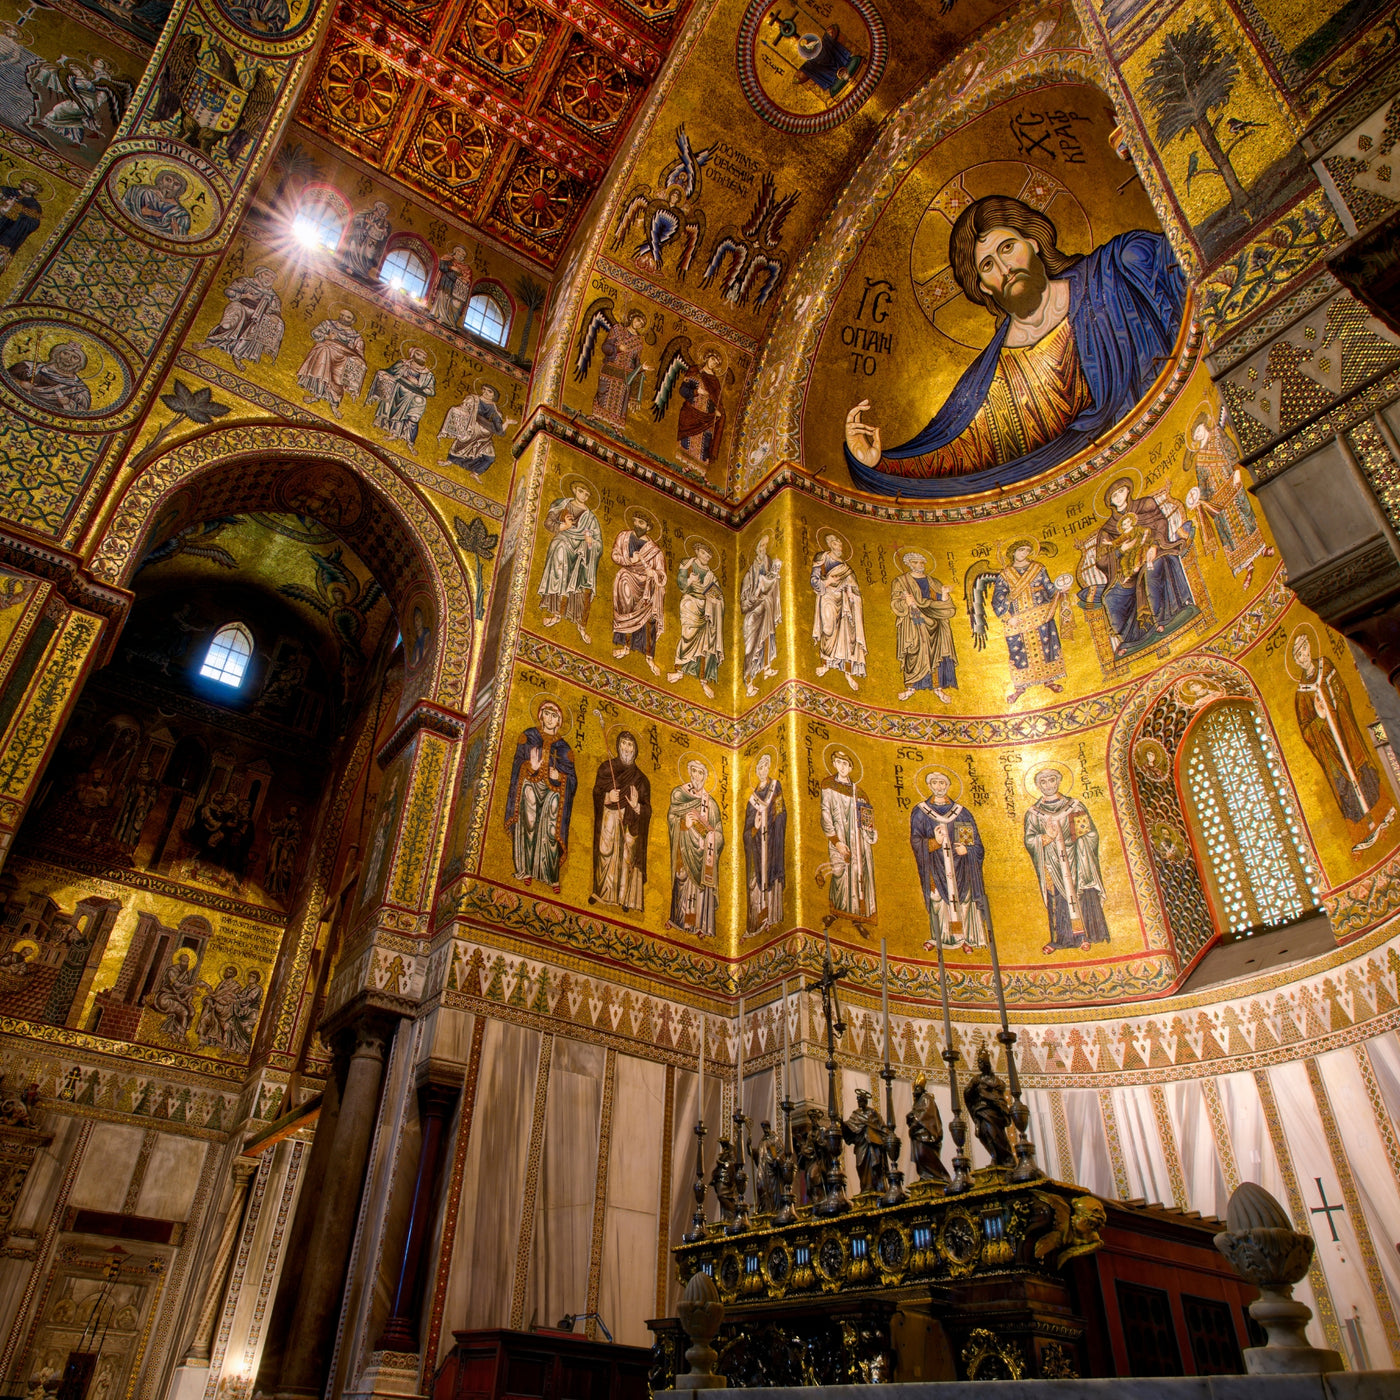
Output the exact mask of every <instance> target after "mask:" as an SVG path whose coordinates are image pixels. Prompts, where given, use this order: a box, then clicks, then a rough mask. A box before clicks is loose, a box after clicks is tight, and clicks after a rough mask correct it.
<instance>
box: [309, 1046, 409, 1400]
mask: <svg viewBox="0 0 1400 1400" xmlns="http://www.w3.org/2000/svg"><path fill="white" fill-rule="evenodd" d="M423 1032H424V1027H423V1023H422V1022H421V1021H401V1022H400V1023H399V1028H398V1030H397V1031H396V1032H395V1034H394V1040H393V1044H392V1047H391V1048H390V1050H389V1054H388V1062H387V1063H386V1064H385V1066H384V1083H383V1087H382V1088H381V1090H380V1094H379V1113H378V1117H377V1119H376V1122H375V1129H374V1139H373V1141H372V1142H371V1144H370V1158H369V1166H368V1170H367V1172H366V1174H365V1186H364V1191H363V1192H362V1194H361V1202H360V1220H361V1227H360V1233H359V1237H358V1240H357V1252H356V1260H355V1263H356V1267H355V1268H354V1270H353V1272H352V1274H351V1281H350V1287H349V1289H348V1290H347V1292H346V1297H345V1301H344V1305H343V1308H342V1313H341V1336H340V1344H339V1347H338V1349H337V1352H336V1355H335V1358H334V1363H333V1367H332V1371H331V1375H332V1385H333V1392H332V1393H335V1392H337V1391H339V1390H341V1389H343V1388H344V1387H345V1386H346V1385H347V1384H349V1383H353V1381H354V1379H355V1374H356V1372H357V1370H358V1369H359V1367H360V1365H361V1362H360V1360H359V1358H360V1357H361V1356H362V1355H365V1354H368V1353H369V1352H370V1351H372V1350H373V1349H374V1344H375V1341H376V1340H377V1338H378V1336H379V1332H380V1329H381V1328H382V1326H383V1325H384V1322H385V1320H386V1319H387V1318H388V1316H389V1307H390V1305H391V1302H392V1290H393V1288H394V1286H395V1284H396V1283H397V1282H398V1275H399V1261H400V1258H401V1251H402V1247H403V1239H404V1236H405V1235H406V1234H407V1232H408V1213H409V1211H410V1209H411V1208H412V1203H413V1182H414V1177H415V1175H416V1173H417V1169H418V1153H419V1130H418V1095H417V1093H416V1091H415V1088H414V1074H415V1065H416V1064H417V1062H418V1058H419V1046H420V1044H421V1040H422V1036H423Z"/></svg>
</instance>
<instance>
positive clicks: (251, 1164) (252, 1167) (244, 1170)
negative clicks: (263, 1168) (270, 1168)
mask: <svg viewBox="0 0 1400 1400" xmlns="http://www.w3.org/2000/svg"><path fill="white" fill-rule="evenodd" d="M259 1165H260V1164H259V1162H258V1159H257V1158H256V1157H244V1156H242V1155H241V1154H240V1155H239V1156H237V1157H235V1158H234V1159H233V1184H234V1187H235V1188H236V1189H238V1190H241V1189H243V1188H244V1187H246V1186H247V1185H248V1183H249V1182H250V1181H252V1179H253V1178H254V1177H255V1176H256V1175H257V1174H258V1166H259Z"/></svg>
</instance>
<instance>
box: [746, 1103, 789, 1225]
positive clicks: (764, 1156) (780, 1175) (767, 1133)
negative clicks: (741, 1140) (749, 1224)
mask: <svg viewBox="0 0 1400 1400" xmlns="http://www.w3.org/2000/svg"><path fill="white" fill-rule="evenodd" d="M759 1126H760V1127H761V1128H762V1129H763V1137H762V1138H761V1139H760V1140H759V1142H758V1144H757V1145H755V1144H753V1143H750V1144H749V1157H750V1158H751V1159H752V1161H753V1170H754V1190H755V1191H756V1192H757V1193H758V1209H759V1213H760V1214H762V1215H771V1214H772V1213H773V1212H774V1211H776V1210H777V1209H778V1206H779V1205H780V1204H781V1202H782V1199H783V1187H784V1185H785V1184H786V1182H787V1180H788V1165H787V1154H786V1153H785V1152H784V1151H783V1144H782V1141H781V1139H780V1138H779V1137H778V1135H777V1133H775V1132H774V1131H773V1125H772V1124H771V1123H769V1122H767V1121H764V1122H763V1123H761V1124H760V1125H759Z"/></svg>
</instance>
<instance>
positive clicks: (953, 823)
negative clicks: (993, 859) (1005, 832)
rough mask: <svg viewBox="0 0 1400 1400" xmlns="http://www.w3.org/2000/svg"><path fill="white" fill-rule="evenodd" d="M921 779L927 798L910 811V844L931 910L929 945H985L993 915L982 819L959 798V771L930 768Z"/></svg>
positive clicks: (922, 890) (928, 947) (932, 947)
mask: <svg viewBox="0 0 1400 1400" xmlns="http://www.w3.org/2000/svg"><path fill="white" fill-rule="evenodd" d="M922 778H923V786H924V788H925V790H926V792H927V796H925V797H924V799H923V801H921V802H916V803H915V804H914V807H913V809H912V810H911V811H910V813H909V845H910V847H911V848H912V849H913V852H914V863H915V865H916V866H917V867H918V870H919V888H920V891H921V892H922V894H923V897H924V905H925V907H926V908H927V910H928V941H927V942H926V943H925V944H924V947H925V949H927V950H930V951H932V950H933V949H934V948H936V947H937V945H938V944H939V943H942V945H943V946H944V947H945V948H985V947H986V946H987V926H988V924H990V923H991V917H992V916H991V910H990V908H989V907H988V905H987V890H986V886H985V885H984V884H983V882H982V861H983V859H984V857H985V855H986V850H985V848H984V847H983V845H982V834H981V832H980V831H979V830H978V829H977V818H976V817H975V816H974V815H973V814H972V811H971V809H970V808H967V807H964V806H963V804H962V803H961V802H960V801H959V800H958V799H959V797H960V796H961V792H960V790H959V789H960V788H961V783H960V782H959V780H958V778H957V777H956V775H955V774H953V773H951V772H949V771H948V770H947V769H946V768H930V769H928V770H927V771H926V772H925V773H924V774H922Z"/></svg>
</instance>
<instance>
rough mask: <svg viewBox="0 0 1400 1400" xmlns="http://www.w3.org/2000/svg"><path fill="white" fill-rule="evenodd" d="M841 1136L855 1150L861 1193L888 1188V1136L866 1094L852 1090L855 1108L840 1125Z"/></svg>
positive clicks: (867, 1093)
mask: <svg viewBox="0 0 1400 1400" xmlns="http://www.w3.org/2000/svg"><path fill="white" fill-rule="evenodd" d="M841 1136H842V1137H844V1138H845V1139H846V1141H847V1142H848V1143H849V1144H850V1145H851V1146H852V1147H853V1148H855V1152H856V1174H857V1175H858V1176H859V1177H860V1189H861V1191H862V1192H866V1191H883V1190H885V1188H886V1187H887V1186H888V1185H889V1177H888V1175H887V1170H888V1163H889V1134H888V1133H887V1131H886V1129H885V1120H884V1119H883V1118H882V1117H881V1116H880V1110H879V1109H878V1108H875V1107H874V1106H873V1105H872V1104H871V1102H870V1093H869V1091H868V1090H866V1089H857V1090H856V1108H855V1111H854V1112H853V1113H852V1114H851V1116H850V1117H849V1118H847V1119H846V1121H845V1122H844V1123H842V1124H841Z"/></svg>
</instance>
